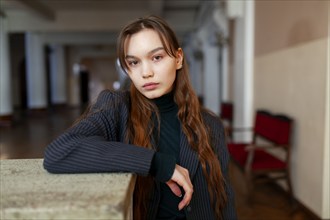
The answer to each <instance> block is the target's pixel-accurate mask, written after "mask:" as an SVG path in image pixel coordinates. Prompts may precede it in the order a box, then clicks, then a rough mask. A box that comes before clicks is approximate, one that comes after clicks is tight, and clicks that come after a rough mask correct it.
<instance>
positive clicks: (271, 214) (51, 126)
mask: <svg viewBox="0 0 330 220" xmlns="http://www.w3.org/2000/svg"><path fill="white" fill-rule="evenodd" d="M80 114H81V110H80V109H74V108H64V109H58V110H47V111H45V112H39V113H38V114H35V113H34V114H31V113H24V112H20V113H17V114H16V115H15V122H14V124H13V126H11V127H0V145H1V146H0V158H1V159H12V158H16V159H18V158H42V157H43V151H44V148H45V146H46V145H47V144H48V143H49V142H50V141H51V140H52V139H53V138H55V137H56V136H57V135H58V134H60V133H61V132H62V131H64V130H65V129H66V128H68V127H69V126H70V125H71V124H72V123H73V122H74V120H75V119H77V117H78V116H79V115H80ZM230 174H231V176H230V177H231V181H232V184H233V188H234V190H235V193H236V208H237V213H238V217H239V220H290V219H292V220H310V219H313V218H312V217H313V216H310V215H308V213H306V212H305V211H304V210H303V209H301V208H299V206H294V207H293V206H292V205H291V204H290V202H289V199H288V197H287V195H286V194H285V193H284V192H283V191H282V190H280V189H279V188H278V187H274V186H273V185H271V184H269V185H263V186H258V187H257V188H256V189H255V191H254V192H253V197H252V203H246V200H245V198H246V187H245V184H244V178H243V176H242V175H241V173H240V172H239V170H238V169H237V168H236V167H235V165H234V164H231V166H230Z"/></svg>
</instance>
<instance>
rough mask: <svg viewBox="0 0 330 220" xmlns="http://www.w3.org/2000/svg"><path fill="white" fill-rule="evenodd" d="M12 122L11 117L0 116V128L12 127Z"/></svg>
mask: <svg viewBox="0 0 330 220" xmlns="http://www.w3.org/2000/svg"><path fill="white" fill-rule="evenodd" d="M13 121H14V119H13V115H0V127H8V126H12V125H13Z"/></svg>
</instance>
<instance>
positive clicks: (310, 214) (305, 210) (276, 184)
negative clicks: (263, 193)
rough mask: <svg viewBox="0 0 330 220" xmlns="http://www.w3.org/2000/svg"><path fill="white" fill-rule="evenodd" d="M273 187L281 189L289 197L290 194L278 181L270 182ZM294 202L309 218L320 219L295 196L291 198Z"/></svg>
mask: <svg viewBox="0 0 330 220" xmlns="http://www.w3.org/2000/svg"><path fill="white" fill-rule="evenodd" d="M272 183H273V185H274V187H276V188H277V189H278V190H280V191H283V193H284V194H286V195H287V197H288V198H290V194H289V193H288V192H287V191H286V190H284V189H283V187H281V186H280V185H279V184H278V183H275V182H272ZM293 199H294V203H295V204H296V205H297V206H298V207H297V208H299V209H302V210H303V211H304V212H305V213H306V214H307V215H308V216H309V217H310V218H309V219H310V220H322V219H321V218H320V217H319V216H318V215H316V214H315V213H314V212H313V211H312V210H310V209H309V208H308V207H307V206H305V205H304V204H303V203H301V202H300V201H299V200H298V199H297V198H295V197H294V198H293Z"/></svg>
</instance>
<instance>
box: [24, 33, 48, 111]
mask: <svg viewBox="0 0 330 220" xmlns="http://www.w3.org/2000/svg"><path fill="white" fill-rule="evenodd" d="M25 45H26V80H27V106H28V108H29V109H45V108H47V80H46V67H45V55H44V47H43V46H44V45H43V39H42V36H41V35H40V34H37V33H26V36H25Z"/></svg>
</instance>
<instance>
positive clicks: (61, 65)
mask: <svg viewBox="0 0 330 220" xmlns="http://www.w3.org/2000/svg"><path fill="white" fill-rule="evenodd" d="M50 48H51V53H50V86H51V88H50V90H51V103H52V104H65V103H66V102H67V91H66V88H67V84H66V74H65V73H66V72H65V57H64V56H65V54H64V47H63V46H61V45H52V46H50Z"/></svg>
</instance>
